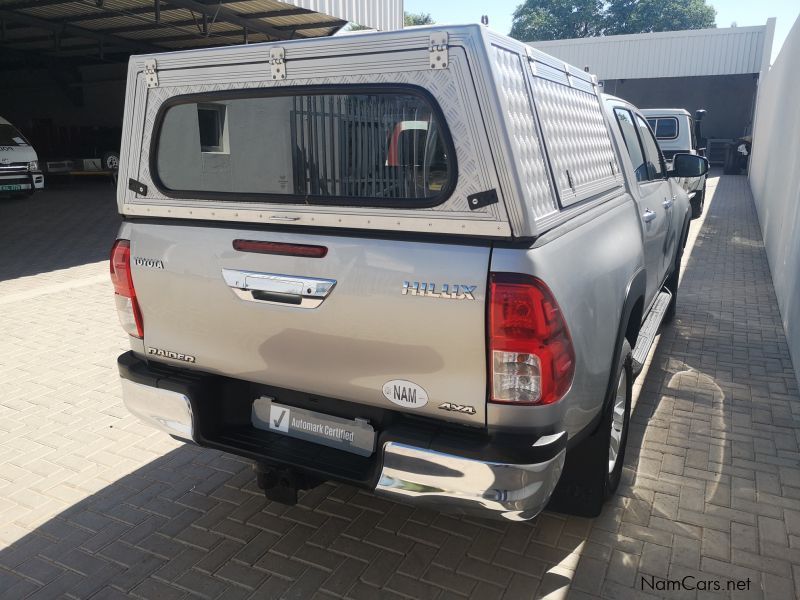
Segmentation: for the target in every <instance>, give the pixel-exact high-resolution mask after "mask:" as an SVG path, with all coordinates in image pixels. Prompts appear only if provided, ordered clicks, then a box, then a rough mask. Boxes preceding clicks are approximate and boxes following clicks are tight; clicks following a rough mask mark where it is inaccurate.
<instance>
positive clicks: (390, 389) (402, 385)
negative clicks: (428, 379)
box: [383, 379, 428, 408]
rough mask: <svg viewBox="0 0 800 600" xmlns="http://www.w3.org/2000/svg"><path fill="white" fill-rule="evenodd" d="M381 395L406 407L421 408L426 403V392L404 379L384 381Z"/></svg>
mask: <svg viewBox="0 0 800 600" xmlns="http://www.w3.org/2000/svg"><path fill="white" fill-rule="evenodd" d="M383 395H384V396H386V399H387V400H389V401H391V402H394V403H395V404H397V405H398V406H405V407H406V408H422V407H423V406H425V405H426V404H427V403H428V392H426V391H425V390H424V389H423V388H422V386H420V385H417V384H416V383H414V382H413V381H407V380H405V379H392V380H391V381H387V382H386V383H384V384H383Z"/></svg>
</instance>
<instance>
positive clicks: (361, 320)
mask: <svg viewBox="0 0 800 600" xmlns="http://www.w3.org/2000/svg"><path fill="white" fill-rule="evenodd" d="M130 227H131V230H130V231H131V236H130V237H131V268H132V273H133V281H134V285H135V288H136V293H137V296H138V299H139V303H140V306H141V309H142V314H143V319H144V330H145V336H144V341H145V346H146V348H147V352H148V353H149V354H150V355H151V356H150V358H155V359H156V360H160V361H164V362H168V363H173V364H180V365H181V366H184V367H188V368H194V369H198V370H202V371H206V372H211V373H219V374H223V375H227V376H230V377H234V378H238V379H244V380H247V381H253V382H257V383H264V384H269V385H272V386H276V387H282V388H288V389H292V390H299V391H303V392H307V393H310V394H316V395H320V396H324V397H330V398H337V399H343V400H349V401H354V402H359V403H363V404H369V405H373V406H379V407H383V408H388V409H394V410H399V411H405V412H409V413H415V414H419V415H424V416H428V417H433V418H438V419H446V420H450V421H458V422H462V423H467V424H473V425H476V426H482V425H483V424H484V423H485V406H486V350H485V327H484V320H485V299H486V280H487V272H488V265H489V254H490V246H489V245H488V243H486V244H482V243H480V242H475V243H470V244H469V245H456V244H446V243H433V242H421V241H413V242H412V241H404V240H397V239H375V238H370V237H357V238H354V237H345V236H332V235H314V234H307V233H286V232H274V231H273V232H266V231H252V230H238V229H226V228H214V227H203V226H185V225H161V224H153V223H134V224H131V226H130ZM237 240H240V242H237V243H236V244H235V242H236V241H237ZM241 241H245V242H255V244H253V243H246V244H244V245H242V243H241ZM260 242H271V243H277V244H300V245H308V246H322V247H324V248H326V249H327V252H326V254H325V256H324V257H321V258H320V257H308V256H291V255H279V254H264V253H261V251H263V250H264V247H263V245H262V244H259V243H260ZM235 245H236V246H237V247H239V248H244V249H246V250H248V251H241V250H237V249H235V248H234V246H235ZM254 249H255V250H259V251H255V252H254V251H252V250H254ZM268 249H269V250H271V251H274V248H268ZM279 250H280V251H283V250H284V249H282V248H279ZM445 286H446V287H445ZM277 401H280V398H278V399H277ZM442 405H447V406H445V408H442ZM453 405H457V406H453Z"/></svg>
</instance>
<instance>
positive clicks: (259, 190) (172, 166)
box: [150, 86, 457, 208]
mask: <svg viewBox="0 0 800 600" xmlns="http://www.w3.org/2000/svg"><path fill="white" fill-rule="evenodd" d="M150 156H151V172H152V173H153V174H154V175H155V178H154V182H155V183H156V186H157V187H158V188H159V189H160V190H161V191H162V193H164V194H165V195H167V196H170V197H176V198H197V199H205V198H208V199H226V198H229V199H231V200H237V201H241V200H253V201H261V202H264V201H272V202H285V203H309V204H313V203H319V204H334V205H337V204H340V205H366V206H387V205H389V206H396V207H408V208H415V207H419V206H435V205H437V204H440V203H441V202H444V201H445V200H446V199H447V197H448V196H449V194H450V192H451V191H452V189H453V187H454V185H455V178H456V172H457V169H456V162H455V161H456V158H455V152H454V150H453V143H452V140H451V138H450V135H449V132H448V131H447V128H446V126H445V123H444V118H443V116H442V114H441V111H440V110H439V108H438V106H436V104H435V101H434V100H433V98H432V97H430V96H429V95H428V94H427V92H424V91H423V90H421V89H419V88H412V87H410V86H389V87H383V88H380V89H379V88H375V87H372V86H360V87H353V86H348V87H339V88H331V87H320V88H294V89H280V90H245V91H242V90H238V91H236V92H220V93H216V94H203V95H194V96H179V97H176V98H173V99H171V100H168V101H167V102H166V103H165V106H164V107H163V108H162V109H161V111H160V112H159V115H158V117H157V120H156V131H155V132H154V135H153V148H152V149H151V153H150Z"/></svg>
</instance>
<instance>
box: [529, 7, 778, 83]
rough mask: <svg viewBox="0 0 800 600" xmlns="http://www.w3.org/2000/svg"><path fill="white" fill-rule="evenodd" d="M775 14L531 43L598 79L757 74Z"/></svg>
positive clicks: (764, 62)
mask: <svg viewBox="0 0 800 600" xmlns="http://www.w3.org/2000/svg"><path fill="white" fill-rule="evenodd" d="M774 29H775V19H769V20H768V21H767V23H766V25H759V26H756V27H720V28H717V29H693V30H688V31H666V32H658V33H637V34H634V35H610V36H604V37H588V38H578V39H569V40H552V41H546V42H531V44H530V45H531V46H533V47H535V48H538V49H540V50H542V51H543V52H547V53H548V54H551V55H553V56H555V57H556V58H558V59H560V60H563V61H565V62H568V63H570V64H573V65H577V66H579V67H588V68H589V71H590V72H592V73H594V74H595V75H597V78H598V79H601V80H604V79H649V78H657V77H692V76H700V75H733V74H744V73H760V72H761V70H762V69H763V68H764V66H765V65H767V64H768V61H769V56H770V52H771V49H772V35H773V31H774Z"/></svg>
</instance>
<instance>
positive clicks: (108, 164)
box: [103, 152, 119, 171]
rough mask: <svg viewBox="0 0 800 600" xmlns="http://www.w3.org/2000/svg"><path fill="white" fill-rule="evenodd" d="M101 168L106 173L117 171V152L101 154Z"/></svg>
mask: <svg viewBox="0 0 800 600" xmlns="http://www.w3.org/2000/svg"><path fill="white" fill-rule="evenodd" d="M103 168H104V169H105V170H106V171H117V170H119V152H106V153H105V154H103Z"/></svg>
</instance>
